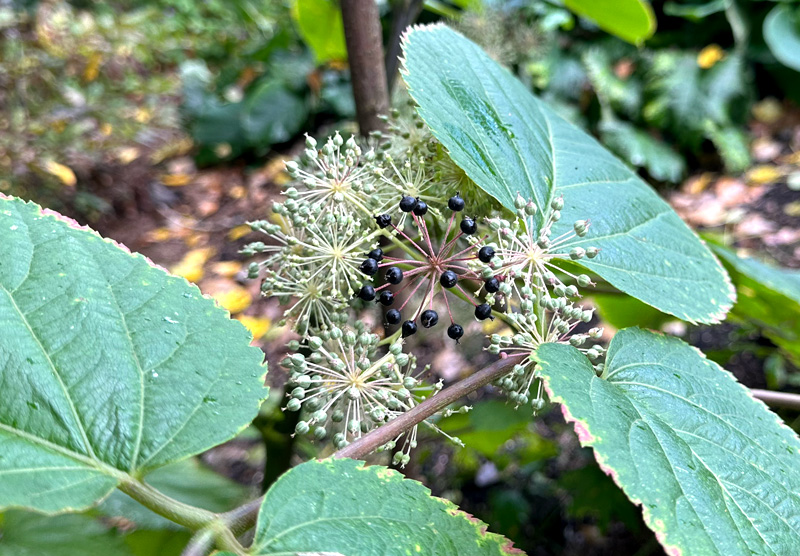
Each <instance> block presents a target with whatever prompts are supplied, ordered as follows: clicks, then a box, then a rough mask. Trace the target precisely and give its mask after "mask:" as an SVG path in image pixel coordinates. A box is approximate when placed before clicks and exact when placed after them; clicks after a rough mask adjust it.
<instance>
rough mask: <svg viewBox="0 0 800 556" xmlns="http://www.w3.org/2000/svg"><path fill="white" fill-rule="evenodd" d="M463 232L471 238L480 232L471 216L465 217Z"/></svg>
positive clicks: (462, 225)
mask: <svg viewBox="0 0 800 556" xmlns="http://www.w3.org/2000/svg"><path fill="white" fill-rule="evenodd" d="M461 231H462V232H464V233H465V234H467V235H468V236H471V235H472V234H474V233H475V232H477V231H478V223H477V222H475V221H474V220H473V219H472V218H470V217H469V216H466V217H464V220H462V221H461Z"/></svg>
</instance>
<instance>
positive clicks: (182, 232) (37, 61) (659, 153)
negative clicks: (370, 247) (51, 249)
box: [0, 0, 800, 556]
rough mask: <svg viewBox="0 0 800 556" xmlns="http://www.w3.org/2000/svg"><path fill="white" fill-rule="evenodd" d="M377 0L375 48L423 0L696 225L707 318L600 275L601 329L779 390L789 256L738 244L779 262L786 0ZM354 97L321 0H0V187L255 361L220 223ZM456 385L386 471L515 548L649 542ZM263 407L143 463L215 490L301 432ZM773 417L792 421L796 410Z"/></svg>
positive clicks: (65, 523)
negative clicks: (241, 330) (724, 301)
mask: <svg viewBox="0 0 800 556" xmlns="http://www.w3.org/2000/svg"><path fill="white" fill-rule="evenodd" d="M378 4H379V7H380V10H381V13H382V22H383V27H384V38H385V44H386V47H387V51H389V52H396V48H397V42H398V39H399V35H398V33H397V22H398V21H401V22H402V21H403V20H414V19H416V21H418V22H422V23H428V22H434V21H442V20H445V21H447V22H448V23H449V24H450V25H453V26H455V27H456V28H458V29H459V30H460V31H462V32H463V33H464V34H466V35H467V36H469V37H470V38H472V39H473V40H475V41H476V42H478V43H480V44H481V45H482V46H483V47H484V48H485V49H486V50H487V51H488V52H489V53H490V54H491V55H492V56H493V57H494V58H496V59H497V60H498V61H500V62H501V63H503V64H505V65H506V66H507V67H509V68H510V70H511V71H513V72H514V73H515V74H516V75H518V76H519V78H520V79H521V80H522V81H523V82H524V83H525V84H526V85H527V86H529V87H530V88H531V89H532V90H533V91H535V92H536V93H537V94H539V95H540V96H541V97H542V98H544V99H545V100H546V101H547V102H549V103H550V104H551V105H552V106H554V107H555V108H557V109H558V110H559V112H560V113H561V114H562V115H563V116H564V117H566V118H568V119H569V120H571V121H573V122H575V123H577V124H578V125H580V126H582V127H583V128H584V129H586V130H587V131H589V132H590V133H592V134H593V135H594V136H595V137H597V138H598V140H600V141H601V142H602V143H603V144H604V145H605V146H607V147H608V148H609V149H611V150H613V151H614V152H615V153H617V155H619V156H620V157H621V158H622V159H624V160H626V161H627V162H628V163H629V164H630V165H631V166H632V167H634V168H636V169H637V170H638V171H639V172H640V173H641V174H642V176H643V177H645V178H646V179H647V180H648V181H649V182H650V183H652V184H653V185H654V186H655V187H657V188H658V189H659V190H660V191H661V192H662V193H663V194H664V195H665V197H667V198H668V199H669V200H670V201H671V202H672V204H673V206H675V207H676V209H677V210H679V212H680V213H681V215H682V216H684V218H686V219H687V221H688V222H690V223H691V224H692V225H694V226H696V227H700V228H704V229H706V230H710V231H711V232H710V233H707V234H706V235H705V236H704V238H705V239H706V241H708V242H709V243H710V244H711V245H712V246H713V249H714V250H715V252H716V253H717V255H718V256H719V257H720V259H721V260H722V261H723V263H724V264H725V266H726V267H727V268H728V270H729V272H730V274H731V278H732V281H733V284H734V286H735V287H736V288H737V292H738V299H739V300H738V302H737V304H736V305H735V307H734V309H733V311H732V312H731V314H730V315H729V317H728V319H727V321H726V322H725V323H724V324H722V325H720V326H717V327H713V328H712V327H698V326H692V325H691V324H689V325H687V324H686V323H680V322H677V321H675V320H674V319H671V318H670V317H668V316H667V315H664V314H662V313H660V312H659V311H657V310H655V309H653V308H651V307H649V306H646V305H644V304H642V303H641V302H639V301H637V300H634V299H632V298H630V297H627V296H624V295H621V294H620V293H619V292H617V291H615V290H613V289H612V288H610V287H609V286H608V284H603V283H599V284H598V287H597V292H596V294H595V295H594V296H593V298H592V300H591V302H592V303H594V304H595V305H596V306H597V307H598V312H599V315H600V318H601V319H602V321H603V322H602V324H603V325H605V326H606V328H607V330H608V331H609V332H608V334H609V336H610V335H611V334H612V333H613V330H615V329H618V328H624V327H628V326H641V327H645V328H651V329H657V330H663V331H665V332H667V333H671V334H676V335H679V336H682V337H683V338H685V339H687V340H689V341H690V342H691V343H693V344H694V345H697V346H698V347H700V348H702V349H703V350H704V351H705V352H706V353H707V354H708V355H709V357H711V358H713V359H715V360H716V361H718V362H719V363H721V364H722V365H724V366H726V368H728V369H729V370H731V371H732V372H734V373H735V374H736V376H737V377H738V378H739V379H740V380H742V381H743V382H745V383H746V384H747V385H748V386H751V387H752V386H755V387H762V388H771V389H784V390H789V391H796V392H797V391H800V372H798V368H800V347H799V346H800V274H798V271H797V270H791V269H787V268H781V267H778V266H775V265H774V264H768V263H765V262H764V261H762V260H761V259H763V258H765V257H763V255H765V254H769V255H770V256H771V257H772V258H773V259H777V260H778V261H779V262H781V263H782V264H783V266H788V267H793V268H800V229H799V228H800V225H798V221H797V217H798V216H800V193H799V192H800V111H799V110H798V108H797V103H798V102H799V101H800V2H797V1H783V2H777V1H770V0H691V1H674V0H673V1H662V0H653V1H652V2H648V1H646V0H564V1H563V2H562V1H558V0H507V1H500V0H494V1H492V0H425V1H423V0H382V1H380V2H378ZM395 89H396V95H397V96H398V98H399V99H402V100H405V98H406V97H404V96H403V95H402V90H401V85H400V84H398V80H395ZM353 116H354V105H353V99H352V94H351V89H350V81H349V73H348V67H347V53H346V49H345V46H344V36H343V31H342V24H341V15H340V12H339V8H338V4H337V2H336V1H335V0H285V1H284V0H106V1H101V0H73V1H66V0H0V192H2V193H6V194H13V195H19V196H22V197H25V198H28V199H33V200H36V201H37V202H39V203H41V204H43V205H45V206H48V207H51V208H54V209H56V210H61V211H65V212H67V213H69V214H70V215H72V216H75V217H76V218H78V219H79V220H80V221H81V222H86V223H92V224H93V225H94V226H96V227H98V228H99V229H100V230H101V231H102V232H103V233H105V234H107V235H110V236H111V237H114V238H115V239H118V240H120V241H124V242H125V243H127V244H128V245H130V246H131V247H132V248H133V249H136V250H140V251H143V252H145V253H146V254H148V255H149V256H151V257H152V258H153V260H155V261H156V262H158V263H160V264H164V265H165V266H167V267H170V268H171V270H172V271H173V272H175V273H177V274H180V275H183V276H185V277H186V278H187V279H190V280H192V281H195V282H197V283H198V284H199V285H200V287H201V288H202V290H203V291H204V292H205V293H208V294H210V295H212V296H214V297H215V298H216V299H217V300H218V302H219V303H220V304H221V305H222V306H224V307H226V308H227V309H229V310H230V311H231V312H232V314H234V315H235V317H236V318H238V319H240V320H241V321H242V322H243V323H244V324H245V325H246V326H248V327H249V328H250V329H251V330H252V331H253V333H254V336H255V337H256V339H257V340H259V341H261V342H263V343H262V345H264V346H265V350H266V352H267V355H268V357H269V358H270V359H271V360H272V361H273V362H274V361H277V360H278V359H280V357H281V355H282V353H281V352H280V350H281V349H282V342H284V341H285V340H286V338H285V334H284V333H283V332H282V331H281V330H280V329H279V327H277V326H273V325H272V320H274V321H277V320H279V318H280V317H279V313H278V312H277V309H276V308H275V307H273V306H272V305H270V302H269V301H268V300H259V299H258V291H257V290H258V285H257V284H255V285H254V284H252V283H248V282H246V281H245V280H244V279H243V276H244V275H246V271H244V270H243V267H242V264H241V262H240V258H239V256H238V254H237V252H238V249H239V248H240V247H241V245H243V243H245V242H247V241H248V238H247V237H246V236H247V234H248V233H249V232H250V230H249V228H248V227H247V226H242V223H243V222H244V221H245V220H247V219H258V218H262V217H263V215H264V214H265V213H266V211H267V210H268V207H269V206H270V204H271V202H272V199H273V198H274V197H275V196H276V195H277V194H278V193H279V192H280V187H281V184H282V183H283V180H284V179H285V176H284V175H283V173H282V170H283V165H282V162H281V161H282V160H283V159H284V158H290V157H291V156H293V153H295V152H296V151H297V149H298V148H300V149H301V148H302V141H301V138H302V134H303V133H304V132H308V133H310V134H312V135H315V136H317V137H319V136H321V135H322V134H324V133H326V132H328V131H329V130H332V129H341V130H343V131H345V130H347V131H348V132H349V131H352V130H355V127H354V124H353V122H352V120H353ZM406 123H408V122H406ZM410 125H411V126H412V127H413V122H412V123H411V124H410ZM409 130H410V131H409V133H413V131H414V130H413V129H411V127H409ZM765 184H766V185H765ZM772 185H774V187H771V188H770V186H772ZM745 224H746V226H745ZM249 239H252V238H249ZM731 243H736V245H737V247H746V248H748V249H749V253H750V254H757V255H759V257H758V258H755V259H749V258H743V257H741V256H740V255H741V253H740V252H739V251H737V250H734V249H732V248H731V247H729V245H730V244H731ZM726 245H728V247H726ZM248 288H249V289H248ZM464 344H466V345H465V347H464V349H463V350H462V351H460V352H454V351H453V350H447V349H443V347H442V346H440V345H430V346H427V348H428V349H429V351H430V352H431V354H432V357H433V356H436V357H437V358H438V360H437V361H438V363H437V364H436V365H435V367H441V368H445V369H446V368H450V369H463V370H465V372H466V370H468V369H470V368H471V365H477V363H475V361H477V362H481V361H483V359H481V357H482V356H483V354H482V352H481V346H480V345H477V344H474V345H470V344H469V343H468V342H464ZM272 368H273V369H278V366H277V365H273V366H272ZM444 378H445V379H446V380H452V379H453V378H455V377H453V376H450V377H447V376H445V377H444ZM271 380H276V381H280V380H281V377H280V371H279V370H276V371H273V373H272V374H271ZM276 384H277V383H276ZM469 403H470V404H471V405H473V406H474V409H473V410H472V411H471V412H469V413H466V414H462V413H457V414H455V415H453V416H451V417H449V418H448V419H446V420H443V421H442V422H441V423H440V424H441V427H442V428H443V429H444V430H445V431H446V432H447V433H448V434H450V435H453V436H457V437H459V438H461V440H463V441H464V442H465V444H466V446H467V447H466V448H464V449H457V448H454V447H453V446H452V445H450V444H447V443H445V444H442V443H441V442H439V441H438V440H436V439H435V438H433V437H432V436H431V437H429V436H423V437H422V438H421V440H420V446H419V448H418V449H417V451H416V453H415V457H414V458H412V464H411V466H409V468H407V469H406V473H407V474H409V475H410V476H413V477H416V478H420V479H422V480H423V481H424V482H425V483H426V484H427V485H429V486H430V487H431V488H432V490H433V491H434V494H436V495H439V496H444V497H447V498H449V499H452V500H453V501H455V502H456V503H458V504H459V505H460V506H462V507H463V508H464V509H465V510H466V511H469V512H471V513H474V514H475V515H477V516H478V517H480V518H481V519H483V520H485V521H487V522H488V523H490V525H491V529H492V530H493V531H496V532H498V533H501V534H504V535H507V536H508V537H509V538H510V539H512V540H514V541H515V543H516V545H517V546H519V547H520V548H522V549H524V550H526V551H527V552H528V554H531V555H534V554H536V555H539V554H542V555H544V554H559V555H572V554H576V555H577V554H580V555H581V556H588V555H604V554H609V555H610V554H631V555H634V554H635V555H638V556H645V555H647V554H659V553H660V552H661V549H660V548H659V546H658V544H657V542H656V541H655V539H654V538H653V536H652V534H651V533H650V532H649V531H648V530H647V528H646V527H644V525H643V523H642V521H641V515H640V512H639V510H638V509H637V508H635V507H634V506H633V505H632V504H631V503H630V502H628V501H627V500H626V499H625V497H624V495H623V494H622V493H621V492H620V491H619V490H618V489H617V488H616V487H615V485H614V484H613V482H612V481H611V479H610V478H609V477H607V476H606V475H605V474H604V473H603V472H602V471H601V470H600V469H599V467H597V465H596V464H595V462H594V458H593V457H592V455H591V452H589V451H587V450H584V449H582V448H580V446H579V444H578V442H577V440H576V439H575V437H574V435H573V434H572V432H571V430H570V428H569V427H567V426H566V425H565V424H564V421H563V419H561V416H560V415H559V414H558V412H557V411H555V412H554V411H551V412H549V413H547V414H546V415H544V416H543V417H542V418H541V419H537V420H535V421H532V420H531V419H530V416H529V415H526V414H524V413H521V412H517V411H514V410H513V408H511V407H510V406H507V405H504V404H502V403H501V402H498V401H496V400H492V399H489V398H488V397H487V396H485V395H484V396H479V397H476V398H475V399H472V400H469ZM280 405H281V399H280V388H274V396H273V399H271V401H270V402H269V403H267V404H265V407H264V408H263V409H262V415H261V416H260V417H259V419H257V420H256V422H255V423H254V426H253V427H251V428H249V429H248V430H246V431H245V432H244V433H243V434H242V435H241V436H240V437H239V438H237V439H236V440H234V441H233V442H231V443H229V444H227V445H225V446H222V447H220V448H217V449H215V450H212V451H211V452H209V453H207V454H204V455H203V456H202V457H201V458H199V459H200V460H201V461H195V460H193V461H191V462H185V463H183V464H177V465H175V466H171V467H169V468H165V469H164V470H162V471H163V473H162V472H161V471H160V472H159V475H158V476H154V477H153V478H152V480H153V481H157V482H159V485H160V486H163V487H164V488H165V490H166V491H167V492H168V494H170V495H172V496H175V497H176V498H178V499H181V500H185V501H187V502H190V503H195V504H199V505H202V506H204V507H207V508H211V509H219V510H224V509H227V508H230V507H233V506H234V505H236V504H237V503H238V502H240V501H241V500H242V499H246V498H248V497H252V496H253V495H254V494H255V493H257V491H258V490H259V489H260V488H262V487H263V486H264V485H265V483H268V482H269V481H270V480H272V479H271V478H274V476H275V475H276V474H279V473H280V472H281V471H282V470H283V469H284V468H285V467H286V465H287V464H288V463H289V462H291V461H293V460H292V459H291V458H292V457H294V458H297V457H298V456H299V457H302V458H308V457H315V456H317V455H324V453H323V454H321V453H320V450H319V448H318V447H317V446H315V445H313V444H311V443H310V442H308V441H306V440H299V441H298V442H297V443H296V444H293V443H292V441H291V440H287V439H288V438H289V437H288V435H287V434H285V432H282V431H291V430H292V429H293V427H294V424H293V423H291V422H287V419H291V418H290V417H287V415H285V414H284V413H282V412H281V411H280ZM781 416H782V417H784V419H785V420H786V421H787V423H788V424H789V425H790V426H793V427H794V428H795V429H800V419H799V418H798V414H797V412H796V411H794V412H793V411H790V410H787V411H784V412H782V413H781ZM265 449H266V450H267V451H269V452H270V453H271V454H273V458H267V459H266V463H265ZM279 453H280V457H277V456H276V455H275V454H279ZM292 454H294V456H293V455H292ZM211 469H213V470H215V471H217V472H219V473H214V472H211V471H210V470H211ZM220 473H221V474H220ZM223 475H224V476H223ZM132 507H133V509H132ZM42 527H47V528H48V529H49V530H50V531H51V533H52V534H51V535H50V536H48V537H47V539H45V538H43V537H42V536H41V535H38V534H37V533H38V532H39V531H41V530H42ZM76 530H78V531H82V532H83V534H82V535H81V534H76V533H75V531H76ZM186 539H187V535H186V533H185V532H182V531H176V530H175V529H173V526H172V525H170V524H169V523H168V522H166V521H165V520H163V519H161V518H159V517H158V516H156V515H155V514H152V513H149V512H147V511H145V510H144V509H143V508H138V507H136V503H135V502H133V501H132V500H130V499H129V498H127V497H126V496H125V495H122V494H120V493H116V494H115V495H114V496H112V497H110V498H109V499H108V500H107V501H105V502H104V503H103V504H102V505H101V506H99V507H98V508H96V509H95V510H93V511H91V512H89V513H88V514H86V515H81V516H62V517H56V518H49V517H42V516H36V515H32V514H27V513H24V512H19V511H16V512H7V513H5V514H2V515H0V556H6V555H15V556H18V555H20V554H44V555H54V556H61V555H63V556H71V555H73V554H75V555H78V554H89V553H91V554H109V555H117V554H119V555H123V556H128V555H131V556H133V555H145V554H147V555H164V556H170V555H177V554H180V551H181V549H182V548H183V546H184V545H185V542H186Z"/></svg>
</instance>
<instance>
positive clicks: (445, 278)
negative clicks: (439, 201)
mask: <svg viewBox="0 0 800 556" xmlns="http://www.w3.org/2000/svg"><path fill="white" fill-rule="evenodd" d="M420 203H422V201H421V200H420V199H418V198H416V197H413V196H411V195H403V196H401V198H400V201H399V203H398V208H399V210H400V212H401V213H403V214H405V215H410V216H411V218H412V220H413V223H414V225H415V228H416V231H417V234H418V235H417V237H412V236H413V235H415V234H414V233H413V232H408V233H407V230H406V227H405V226H403V225H402V224H395V223H393V222H391V220H390V219H387V222H388V224H387V227H391V229H392V230H393V231H394V233H395V237H396V238H397V239H398V240H401V241H404V242H405V248H406V250H407V253H408V255H407V256H402V257H390V256H384V257H383V258H382V260H381V262H380V264H379V265H378V268H379V272H378V274H379V276H380V275H381V273H382V278H383V279H384V280H385V282H386V283H385V284H383V285H382V286H379V287H377V288H375V292H376V293H381V292H382V291H385V290H388V289H390V288H391V287H392V286H394V285H400V286H401V287H400V288H399V289H397V290H396V291H392V298H391V299H392V304H394V303H396V304H397V307H393V311H390V313H387V315H386V320H387V323H388V324H390V325H395V324H399V322H400V321H399V320H398V314H399V315H403V314H405V316H406V320H405V322H403V325H402V327H401V330H402V335H403V336H404V337H407V336H410V335H412V334H415V333H416V332H417V330H418V327H417V323H418V322H419V324H421V325H422V327H423V328H433V327H435V326H436V325H437V324H438V323H439V320H440V318H439V311H440V310H441V309H442V307H439V306H438V305H435V304H434V301H435V300H436V299H437V298H439V297H441V299H442V301H443V304H444V308H445V309H446V310H447V314H448V317H449V321H450V325H449V327H448V329H447V334H448V336H449V337H450V338H452V339H454V340H456V341H458V340H459V339H460V338H461V337H462V336H463V334H464V330H463V328H462V327H461V325H459V324H458V323H456V322H455V321H454V319H453V313H452V311H451V309H450V301H451V299H454V300H459V301H461V300H466V301H467V302H469V303H471V304H472V305H473V306H475V307H477V306H478V305H479V303H478V302H477V301H475V300H474V294H473V293H472V290H473V289H474V286H472V287H465V286H464V282H472V283H473V284H478V283H479V280H480V276H479V274H478V273H477V272H475V270H474V269H473V268H471V267H470V263H471V262H472V261H475V260H476V255H475V251H476V248H477V246H478V245H480V243H481V241H482V240H481V239H478V238H476V237H474V236H473V234H474V233H475V232H476V231H477V226H476V225H475V222H474V220H473V219H472V218H470V217H468V216H464V215H462V211H463V210H464V208H465V202H464V199H463V198H461V196H459V195H454V196H452V197H451V198H450V199H449V200H448V210H449V212H450V217H449V219H448V223H447V227H446V229H445V231H444V233H443V234H442V236H441V237H442V239H441V240H440V241H437V240H436V238H435V237H434V236H433V234H432V233H431V229H430V228H429V227H428V224H427V223H426V221H425V216H426V215H427V208H426V210H425V211H418V210H417V209H418V207H419V206H420ZM432 217H433V218H435V217H436V216H435V214H432ZM457 218H458V219H459V220H460V225H457V224H456V219H457ZM409 227H410V226H409ZM463 238H467V241H465V243H466V245H462V244H461V243H460V240H463ZM418 292H419V293H421V294H422V297H421V299H420V300H419V302H418V303H416V304H415V308H414V309H413V310H412V311H410V312H407V311H406V307H407V306H408V305H409V303H411V302H412V300H414V299H415V295H416V294H417V293H418ZM399 299H402V301H401V302H399V303H397V302H396V300H399Z"/></svg>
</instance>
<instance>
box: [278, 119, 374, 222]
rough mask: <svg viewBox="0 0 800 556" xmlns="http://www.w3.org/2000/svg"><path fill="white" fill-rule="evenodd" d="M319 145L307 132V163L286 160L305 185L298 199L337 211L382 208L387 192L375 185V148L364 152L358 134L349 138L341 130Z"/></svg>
mask: <svg viewBox="0 0 800 556" xmlns="http://www.w3.org/2000/svg"><path fill="white" fill-rule="evenodd" d="M316 147H317V142H316V141H315V140H314V139H313V138H312V137H308V136H306V150H305V154H304V157H303V159H304V161H305V164H300V163H298V162H296V161H288V162H286V170H287V172H288V173H289V175H290V176H291V177H292V178H294V179H295V180H297V181H298V182H300V184H302V186H303V187H302V188H301V189H297V190H296V191H297V199H298V200H299V201H303V202H305V203H307V204H308V205H310V206H313V207H315V208H316V209H324V210H325V211H331V212H334V213H337V214H349V213H352V212H353V211H356V212H359V213H361V215H366V216H368V215H371V214H374V213H375V212H379V211H380V210H381V208H382V204H383V203H384V202H385V201H386V196H385V194H384V193H382V192H381V191H380V190H379V189H378V188H376V186H375V180H374V177H373V173H374V172H375V168H376V167H375V166H374V164H373V161H374V160H375V153H374V151H373V150H369V151H367V152H366V153H362V150H361V147H360V146H359V145H358V143H357V142H356V140H355V138H354V137H350V138H349V139H348V140H347V141H345V140H344V139H343V138H342V136H341V135H339V132H338V131H337V132H336V134H335V135H334V136H333V137H329V138H328V140H327V141H326V142H325V144H324V145H323V146H322V148H321V149H320V150H319V151H317V149H316ZM382 199H383V201H382Z"/></svg>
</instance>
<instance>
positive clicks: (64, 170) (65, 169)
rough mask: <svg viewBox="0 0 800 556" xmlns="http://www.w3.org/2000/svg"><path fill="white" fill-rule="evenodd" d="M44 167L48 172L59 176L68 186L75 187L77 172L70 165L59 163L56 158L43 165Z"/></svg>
mask: <svg viewBox="0 0 800 556" xmlns="http://www.w3.org/2000/svg"><path fill="white" fill-rule="evenodd" d="M42 169H43V170H44V171H45V172H47V173H48V174H52V175H53V176H55V177H57V178H58V179H59V180H60V181H61V183H63V184H64V185H66V186H67V187H75V184H76V183H78V179H77V178H76V177H75V172H73V171H72V169H71V168H70V167H69V166H65V165H63V164H59V163H58V162H56V161H55V160H48V161H47V162H45V163H44V164H43V165H42Z"/></svg>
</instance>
